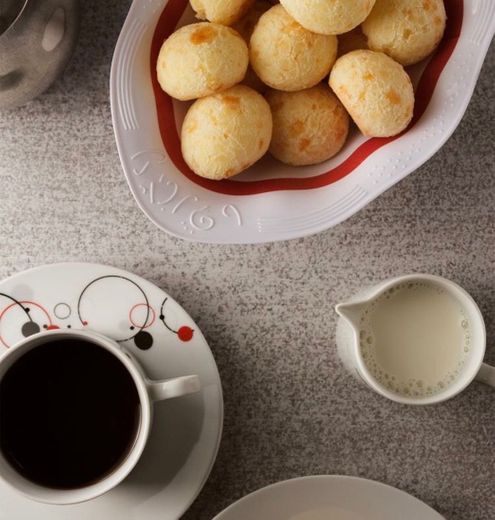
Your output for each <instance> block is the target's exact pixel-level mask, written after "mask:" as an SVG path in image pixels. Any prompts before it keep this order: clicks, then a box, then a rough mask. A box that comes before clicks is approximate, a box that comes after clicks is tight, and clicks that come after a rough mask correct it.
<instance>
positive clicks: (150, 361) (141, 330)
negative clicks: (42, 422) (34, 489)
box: [0, 263, 223, 520]
mask: <svg viewBox="0 0 495 520" xmlns="http://www.w3.org/2000/svg"><path fill="white" fill-rule="evenodd" d="M50 328H72V329H82V328H90V329H93V330H96V331H99V332H101V333H103V334H106V335H107V336H109V337H111V338H113V339H115V340H118V341H120V342H121V343H122V344H123V345H125V346H126V347H127V348H128V349H129V350H131V351H132V352H133V354H134V355H135V356H136V357H137V358H138V359H139V361H140V363H141V365H142V366H143V368H144V369H145V371H146V373H147V375H149V377H150V378H152V379H166V378H169V377H174V376H181V375H187V374H198V375H199V377H200V379H201V384H202V391H201V393H199V394H196V395H192V396H187V397H182V398H180V399H176V400H171V401H165V402H163V403H158V404H157V406H155V418H154V423H153V429H152V431H151V435H150V439H149V442H148V445H147V447H146V450H145V452H144V454H143V457H142V459H141V460H140V462H139V463H138V465H137V466H136V468H135V469H134V471H133V472H132V473H131V475H130V476H129V477H128V478H127V479H126V480H125V481H124V482H123V483H122V484H121V485H120V486H118V487H117V488H115V489H114V490H112V491H110V492H109V493H107V494H106V495H104V496H102V497H100V498H98V499H96V500H93V501H90V502H86V503H83V504H78V505H75V506H50V505H45V504H39V503H36V502H32V501H31V500H29V499H27V498H24V497H22V496H19V495H17V494H16V493H15V492H13V491H12V490H11V489H10V488H8V487H6V486H5V485H4V484H1V483H0V504H1V506H0V519H2V520H7V519H8V520H28V519H29V520H31V519H33V518H36V519H37V520H62V519H63V520H67V519H68V518H70V520H87V519H91V520H109V519H113V518H118V519H119V520H131V519H132V520H138V519H139V520H147V519H153V520H154V519H156V518H160V520H177V519H178V518H179V517H180V516H181V515H182V514H183V513H184V512H185V511H186V510H187V508H188V507H189V506H190V505H191V503H192V502H193V500H194V499H195V498H196V496H197V495H198V493H199V492H200V490H201V488H202V487H203V485H204V483H205V481H206V479H207V477H208V475H209V473H210V471H211V468H212V466H213V462H214V461H215V458H216V454H217V451H218V446H219V443H220V437H221V433H222V424H223V399H222V388H221V383H220V377H219V375H218V370H217V366H216V364H215V360H214V359H213V355H212V353H211V351H210V349H209V347H208V344H207V343H206V340H205V338H204V337H203V335H202V333H201V331H200V330H199V328H198V327H197V326H196V324H195V323H194V322H193V321H192V319H191V318H190V317H189V316H188V315H187V313H186V312H185V311H184V310H183V309H182V307H180V306H179V305H178V304H177V303H176V302H175V301H174V300H173V299H172V298H170V297H169V296H168V295H167V294H166V293H165V292H164V291H162V290H161V289H159V288H158V287H156V286H155V285H153V284H151V283H150V282H147V281H146V280H143V279H142V278H139V277H138V276H135V275H132V274H130V273H127V272H125V271H121V270H119V269H114V268H112V267H107V266H102V265H94V264H82V263H67V264H54V265H48V266H44V267H39V268H36V269H32V270H30V271H26V272H23V273H20V274H18V275H15V276H13V277H11V278H9V279H7V280H5V281H3V282H1V283H0V353H1V352H3V351H4V350H5V349H6V348H8V347H10V346H12V345H15V343H16V342H18V341H19V340H21V339H23V338H24V337H25V336H26V335H29V334H32V333H35V332H38V331H40V330H46V329H50ZM35 434H36V433H35V432H33V435H35Z"/></svg>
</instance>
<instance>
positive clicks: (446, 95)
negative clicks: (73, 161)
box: [110, 0, 495, 244]
mask: <svg viewBox="0 0 495 520" xmlns="http://www.w3.org/2000/svg"><path fill="white" fill-rule="evenodd" d="M445 5H446V8H447V12H448V16H449V20H448V26H447V32H446V36H445V38H444V40H443V42H442V44H441V45H440V47H439V49H438V51H437V52H436V54H435V55H434V56H433V57H432V59H431V60H430V61H429V62H428V63H427V64H422V65H419V66H416V67H414V69H413V70H412V71H411V75H412V76H413V79H414V80H415V82H416V83H418V82H419V86H418V89H417V103H416V105H417V108H416V110H417V112H418V114H417V115H418V116H419V114H421V116H420V117H416V122H415V124H414V125H413V126H412V127H410V128H409V130H408V131H407V132H405V133H404V134H402V135H401V136H400V137H398V138H394V139H367V138H365V137H363V136H361V135H358V133H357V132H354V133H353V134H352V135H351V138H350V139H349V142H348V144H347V145H346V146H345V147H344V150H343V151H342V152H341V153H340V154H339V155H338V156H337V157H335V158H333V159H331V160H330V161H327V162H326V163H323V164H320V165H317V166H308V167H303V168H293V167H289V166H286V165H283V164H280V163H278V162H276V161H275V160H273V159H271V158H269V157H266V158H264V159H263V160H262V161H260V162H259V163H257V164H256V165H254V166H253V167H251V168H250V169H249V170H248V171H246V172H244V173H243V174H242V175H240V176H238V177H236V178H235V179H231V180H226V181H221V182H215V181H209V180H206V179H201V178H200V177H198V176H196V175H194V174H193V173H192V172H191V171H190V170H189V169H188V168H187V166H186V165H185V163H184V161H183V159H182V155H181V153H180V143H179V138H178V131H177V128H180V124H181V122H182V119H183V117H184V114H185V109H186V108H187V105H186V104H184V103H180V102H176V101H172V100H171V99H170V98H169V97H168V96H167V95H166V94H164V93H163V92H161V91H160V89H159V88H157V84H156V75H155V72H154V70H155V66H154V65H155V61H156V56H157V53H158V50H159V47H160V45H161V43H162V42H163V40H164V38H166V37H167V36H168V35H169V34H171V32H173V31H174V30H175V28H176V27H177V26H181V25H184V24H186V23H190V22H192V21H193V20H194V18H193V13H192V11H191V10H190V8H189V7H188V1H187V0H134V2H133V4H132V6H131V8H130V11H129V14H128V16H127V19H126V21H125V24H124V27H123V29H122V32H121V35H120V38H119V41H118V43H117V47H116V49H115V54H114V58H113V63H112V71H111V79H110V97H111V104H112V118H113V125H114V129H115V135H116V139H117V146H118V150H119V154H120V159H121V161H122V166H123V169H124V173H125V175H126V178H127V181H128V183H129V186H130V188H131V191H132V193H133V195H134V197H135V199H136V201H137V203H138V204H139V206H140V207H141V209H142V210H143V211H144V212H145V214H146V215H147V216H148V217H149V218H150V219H151V220H152V221H153V222H154V223H155V224H156V225H157V226H159V227H160V228H161V229H163V230H164V231H167V232H168V233H171V234H172V235H175V236H177V237H180V238H184V239H189V240H194V241H198V242H209V243H223V244H228V243H259V242H270V241H275V240H287V239H291V238H297V237H302V236H306V235H310V234H313V233H317V232H320V231H322V230H325V229H328V228H330V227H332V226H335V225H336V224H338V223H340V222H342V221H343V220H345V219H347V218H349V217H350V216H351V215H353V214H354V213H356V212H357V211H359V210H360V209H361V208H363V207H364V206H366V204H368V203H369V202H370V201H372V200H373V199H375V198H376V197H378V196H379V195H380V194H381V193H383V192H384V191H385V190H387V189H388V188H390V187H391V186H393V185H394V184H396V183H397V182H398V181H400V180H401V179H403V178H404V177H405V176H406V175H409V174H410V173H412V172H413V171H414V170H416V169H417V168H418V167H419V166H421V165H422V164H423V163H424V162H425V161H427V160H428V159H429V158H430V157H431V156H432V155H433V154H434V153H435V152H437V151H438V150H439V149H440V147H441V146H442V145H443V144H444V143H445V141H446V140H447V139H448V138H449V137H450V135H451V134H452V133H453V132H454V130H455V128H456V127H457V125H458V124H459V121H460V120H461V118H462V116H463V114H464V112H465V110H466V108H467V106H468V103H469V100H470V98H471V96H472V93H473V90H474V87H475V85H476V81H477V78H478V76H479V72H480V70H481V66H482V64H483V60H484V58H485V56H486V53H487V51H488V47H489V45H490V42H491V40H492V37H493V34H494V32H495V2H494V1H493V0H445ZM420 78H422V79H421V81H419V80H420ZM155 93H156V96H155ZM158 114H160V122H159V118H158ZM160 126H161V129H160ZM161 132H162V133H161ZM162 134H163V139H162Z"/></svg>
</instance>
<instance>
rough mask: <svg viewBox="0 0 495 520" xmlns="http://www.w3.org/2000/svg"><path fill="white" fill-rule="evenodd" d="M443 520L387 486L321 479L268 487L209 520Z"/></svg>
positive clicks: (356, 479)
mask: <svg viewBox="0 0 495 520" xmlns="http://www.w3.org/2000/svg"><path fill="white" fill-rule="evenodd" d="M265 518H266V519H268V518H269V519H270V520H329V519H330V518H331V519H332V520H398V519H400V520H419V519H421V520H443V517H442V516H440V515H439V514H438V513H436V512H435V511H434V510H433V509H431V508H430V507H429V506H427V505H426V504H424V503H423V502H421V501H419V500H418V499H416V498H414V497H412V496H411V495H408V494H407V493H404V492H403V491H399V490H398V489H395V488H393V487H390V486H386V485H384V484H380V483H378V482H373V481H371V480H364V479H361V478H354V477H344V476H331V475H322V476H314V477H302V478H297V479H293V480H287V481H284V482H279V483H277V484H273V485H271V486H268V487H266V488H263V489H260V490H258V491H255V492H254V493H251V494H250V495H247V496H246V497H244V498H241V499H240V500H239V501H238V502H236V503H235V504H232V505H231V506H230V507H228V508H227V509H226V510H225V511H223V512H222V513H220V514H219V515H218V516H216V517H215V519H214V520H260V519H265Z"/></svg>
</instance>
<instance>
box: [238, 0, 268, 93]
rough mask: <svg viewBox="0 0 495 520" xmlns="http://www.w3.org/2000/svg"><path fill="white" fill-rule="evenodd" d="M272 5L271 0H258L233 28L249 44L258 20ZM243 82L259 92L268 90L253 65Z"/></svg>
mask: <svg viewBox="0 0 495 520" xmlns="http://www.w3.org/2000/svg"><path fill="white" fill-rule="evenodd" d="M270 7H272V4H270V2H267V1H265V0H256V2H255V3H254V4H253V6H252V7H251V9H249V11H248V12H247V13H246V14H245V15H244V16H243V17H242V18H241V19H240V20H239V21H238V22H236V23H235V24H234V25H233V26H232V29H235V30H236V31H237V32H238V33H239V34H240V35H241V36H242V37H243V38H244V40H245V41H246V43H247V44H249V40H250V39H251V35H252V34H253V31H254V28H255V27H256V24H257V23H258V20H259V19H260V18H261V15H263V14H264V13H266V11H268V9H270ZM242 83H243V84H244V85H247V86H248V87H251V88H254V89H255V90H257V91H258V92H264V91H265V90H266V85H265V84H264V83H263V82H262V81H261V79H260V78H259V77H258V76H257V74H256V72H254V70H253V68H252V67H251V65H250V66H249V67H248V70H247V72H246V76H245V78H244V81H243V82H242Z"/></svg>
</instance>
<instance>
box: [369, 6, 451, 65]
mask: <svg viewBox="0 0 495 520" xmlns="http://www.w3.org/2000/svg"><path fill="white" fill-rule="evenodd" d="M446 20H447V16H446V14H445V6H444V4H443V0H377V2H376V4H375V7H374V8H373V10H372V11H371V14H370V16H369V17H368V19H367V20H366V21H365V22H364V23H363V31H364V33H365V34H366V36H367V37H368V45H369V47H370V49H373V50H374V51H381V52H384V53H385V54H388V55H389V56H391V57H392V58H394V60H396V61H398V62H399V63H402V65H413V64H414V63H418V62H419V61H421V60H423V59H424V58H426V57H427V56H428V55H430V54H431V53H432V52H433V51H434V49H435V48H436V47H437V45H438V44H439V43H440V40H441V39H442V36H443V33H444V31H445V23H446Z"/></svg>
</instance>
